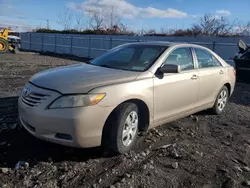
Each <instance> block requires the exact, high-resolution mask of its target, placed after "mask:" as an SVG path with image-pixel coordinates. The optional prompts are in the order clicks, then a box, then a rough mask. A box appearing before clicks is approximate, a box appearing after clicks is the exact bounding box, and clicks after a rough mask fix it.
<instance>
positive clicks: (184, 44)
mask: <svg viewBox="0 0 250 188" xmlns="http://www.w3.org/2000/svg"><path fill="white" fill-rule="evenodd" d="M127 45H154V46H164V47H170V46H190V47H199V48H206V47H204V46H202V45H197V44H192V43H187V42H166V41H142V42H141V41H140V42H132V43H127Z"/></svg>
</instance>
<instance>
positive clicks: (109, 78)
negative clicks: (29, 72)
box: [30, 64, 139, 94]
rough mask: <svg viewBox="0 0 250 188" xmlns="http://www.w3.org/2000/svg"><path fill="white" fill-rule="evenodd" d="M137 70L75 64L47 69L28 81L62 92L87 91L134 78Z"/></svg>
mask: <svg viewBox="0 0 250 188" xmlns="http://www.w3.org/2000/svg"><path fill="white" fill-rule="evenodd" d="M138 74H139V73H138V72H133V71H124V70H118V69H111V68H104V67H99V66H94V65H89V64H75V65H70V66H63V67H57V68H52V69H48V70H46V71H42V72H40V73H37V74H35V75H34V76H33V77H31V79H30V82H31V83H33V84H35V85H37V86H39V87H43V88H47V89H53V90H56V91H59V92H61V93H63V94H70V93H88V92H89V91H90V90H91V89H93V88H95V87H100V86H105V85H110V84H117V83H124V82H129V81H132V80H134V79H135V78H136V77H137V76H138Z"/></svg>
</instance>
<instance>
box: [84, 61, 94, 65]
mask: <svg viewBox="0 0 250 188" xmlns="http://www.w3.org/2000/svg"><path fill="white" fill-rule="evenodd" d="M84 63H86V64H90V65H93V64H92V63H91V62H90V61H84Z"/></svg>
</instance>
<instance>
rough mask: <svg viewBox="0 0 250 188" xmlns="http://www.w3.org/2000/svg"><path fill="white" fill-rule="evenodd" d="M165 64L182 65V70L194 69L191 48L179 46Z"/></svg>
mask: <svg viewBox="0 0 250 188" xmlns="http://www.w3.org/2000/svg"><path fill="white" fill-rule="evenodd" d="M164 64H174V65H180V68H181V71H185V70H192V69H194V62H193V56H192V53H191V50H190V48H178V49H176V50H174V51H173V52H171V53H170V55H169V56H168V57H167V59H166V60H165V62H164Z"/></svg>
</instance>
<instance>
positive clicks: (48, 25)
mask: <svg viewBox="0 0 250 188" xmlns="http://www.w3.org/2000/svg"><path fill="white" fill-rule="evenodd" d="M45 20H46V21H47V29H49V20H48V19H45Z"/></svg>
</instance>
